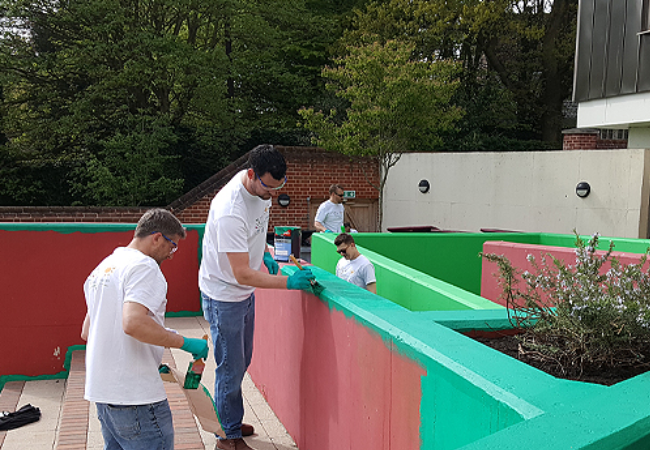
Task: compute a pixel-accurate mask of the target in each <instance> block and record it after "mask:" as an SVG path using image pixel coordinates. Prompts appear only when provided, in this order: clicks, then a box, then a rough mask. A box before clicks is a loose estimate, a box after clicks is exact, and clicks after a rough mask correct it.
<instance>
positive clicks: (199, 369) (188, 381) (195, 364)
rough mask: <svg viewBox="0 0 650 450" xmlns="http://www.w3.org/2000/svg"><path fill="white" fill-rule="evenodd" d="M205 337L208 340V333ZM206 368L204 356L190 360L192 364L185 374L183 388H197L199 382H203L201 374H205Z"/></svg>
mask: <svg viewBox="0 0 650 450" xmlns="http://www.w3.org/2000/svg"><path fill="white" fill-rule="evenodd" d="M203 339H205V340H206V341H207V340H208V335H207V334H204V335H203ZM204 369H205V362H204V361H203V359H202V358H199V359H195V360H194V361H190V366H189V367H188V368H187V373H186V374H185V382H184V383H183V389H197V388H198V387H199V384H201V376H202V375H203V370H204Z"/></svg>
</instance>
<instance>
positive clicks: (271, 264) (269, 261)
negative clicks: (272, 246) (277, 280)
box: [264, 252, 280, 275]
mask: <svg viewBox="0 0 650 450" xmlns="http://www.w3.org/2000/svg"><path fill="white" fill-rule="evenodd" d="M264 265H265V266H266V268H267V269H269V273H270V274H271V275H277V274H278V271H279V270H280V266H278V263H276V262H275V259H273V256H271V254H270V253H269V252H264Z"/></svg>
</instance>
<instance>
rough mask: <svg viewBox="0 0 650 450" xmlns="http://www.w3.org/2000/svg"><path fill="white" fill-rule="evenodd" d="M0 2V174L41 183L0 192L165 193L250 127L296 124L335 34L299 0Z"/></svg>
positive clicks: (118, 198) (154, 199) (258, 130)
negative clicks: (50, 177) (42, 170)
mask: <svg viewBox="0 0 650 450" xmlns="http://www.w3.org/2000/svg"><path fill="white" fill-rule="evenodd" d="M343 3H346V2H343ZM0 10H2V11H4V12H5V15H6V18H7V19H6V20H7V21H9V22H7V23H11V24H12V26H10V27H7V28H5V29H4V33H3V38H2V39H1V40H0V85H1V86H3V94H4V97H3V98H2V99H0V100H1V102H0V118H1V120H2V121H3V131H4V132H5V134H6V135H7V137H8V139H9V142H8V143H7V144H6V145H5V146H3V147H0V152H1V153H2V155H0V156H1V157H2V160H3V161H6V162H7V163H8V165H6V166H3V167H0V178H3V177H5V176H13V175H12V174H16V173H22V174H25V175H27V178H26V179H24V181H25V182H27V183H29V182H31V181H33V183H31V187H32V189H30V190H20V189H19V186H18V184H17V183H4V184H3V185H0V190H1V191H0V199H2V201H4V199H6V198H8V199H13V200H9V201H13V202H21V203H23V204H25V203H27V204H44V203H46V204H69V202H77V203H80V204H98V205H106V204H120V205H127V204H128V205H137V204H161V203H162V204H165V203H166V202H169V201H171V200H172V199H174V198H176V197H178V195H179V194H180V193H182V192H183V190H188V189H191V188H192V187H194V186H195V185H196V184H198V183H200V182H202V181H203V180H205V179H206V178H208V177H209V176H211V175H213V174H214V172H216V171H218V170H219V169H221V168H222V167H223V166H224V165H225V164H227V163H228V162H229V161H230V160H232V159H234V158H236V157H238V156H240V154H241V153H243V151H246V150H249V149H250V148H251V146H254V145H256V144H258V143H260V142H253V140H254V139H255V138H257V137H259V139H266V138H267V137H269V136H274V137H275V139H278V140H281V139H283V136H287V135H292V134H295V128H296V122H297V120H298V114H297V110H298V108H299V107H300V106H301V105H304V104H311V102H312V98H314V97H318V96H320V95H321V91H322V90H323V88H322V82H321V81H320V70H321V68H322V65H323V64H324V63H325V61H326V60H327V54H326V50H325V49H326V47H327V45H329V43H331V42H332V41H333V40H335V39H336V38H337V37H338V35H336V34H332V28H333V27H331V26H329V24H330V23H331V21H332V20H333V19H332V18H331V17H329V16H320V15H318V14H315V13H312V11H311V10H310V9H309V8H308V7H307V6H306V5H305V1H304V0H281V1H278V2H273V3H269V2H266V1H262V0H253V1H243V0H228V1H226V0H205V1H200V2H199V1H197V0H33V1H27V0H0ZM339 34H340V33H339ZM296 139H299V137H297V138H296ZM244 145H245V146H246V147H247V148H245V149H242V148H241V147H242V146H244ZM127 161H129V163H128V164H126V162H127ZM136 162H137V164H138V165H139V166H134V165H133V164H134V163H136ZM48 165H50V166H56V167H58V168H60V172H63V174H62V176H59V177H58V180H59V181H58V183H59V184H58V185H57V188H56V189H54V186H55V185H54V184H53V183H50V182H47V183H44V182H42V181H43V180H40V179H39V177H38V173H39V169H38V168H39V167H45V166H48ZM29 173H32V174H33V176H32V177H30V176H29ZM145 174H146V176H145ZM140 176H141V177H142V179H141V180H139V181H138V182H136V180H134V177H140ZM127 180H128V182H127ZM142 183H144V184H142ZM127 186H128V187H129V189H133V190H134V191H133V192H128V191H129V190H128V189H125V188H126V187H127ZM48 190H54V191H56V192H59V193H61V195H60V196H58V197H57V198H53V197H52V196H51V195H50V193H49V192H48ZM116 202H117V203H116Z"/></svg>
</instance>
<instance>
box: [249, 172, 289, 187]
mask: <svg viewBox="0 0 650 450" xmlns="http://www.w3.org/2000/svg"><path fill="white" fill-rule="evenodd" d="M255 176H256V177H257V179H258V180H260V183H262V186H263V187H265V188H266V190H267V191H279V190H280V189H282V188H283V187H284V185H285V184H287V176H286V175H285V176H284V181H283V182H282V184H281V185H280V186H278V187H271V186H267V185H266V184H264V182H263V181H262V179H261V178H260V176H259V175H258V174H257V173H255Z"/></svg>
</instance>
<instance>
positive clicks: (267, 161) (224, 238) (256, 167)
mask: <svg viewBox="0 0 650 450" xmlns="http://www.w3.org/2000/svg"><path fill="white" fill-rule="evenodd" d="M286 170H287V165H286V162H285V160H284V156H282V154H281V153H280V152H279V151H277V150H276V149H275V148H274V147H273V146H271V145H259V146H257V147H255V148H254V149H253V150H251V152H250V154H249V168H248V169H245V170H242V171H241V172H239V173H238V174H236V175H235V176H234V177H233V178H232V179H231V180H230V181H229V182H228V184H226V185H225V186H224V187H223V188H222V189H221V190H220V191H219V192H218V193H217V195H216V196H215V197H214V199H213V200H212V203H211V204H210V212H209V215H208V221H207V223H206V226H205V235H204V237H203V258H202V260H201V267H200V268H199V288H200V289H201V298H202V300H203V312H204V315H205V318H206V319H207V320H208V321H209V322H210V332H211V334H212V342H214V356H215V361H216V364H217V368H216V378H215V385H214V402H215V406H216V408H217V412H218V413H219V419H220V420H221V426H222V428H223V431H224V432H225V434H226V436H227V439H221V438H219V440H218V441H217V446H216V448H217V449H228V450H246V449H250V448H251V447H249V446H248V444H247V443H246V442H245V441H244V439H243V438H242V436H244V435H250V434H252V433H253V432H254V430H253V427H252V426H251V425H248V424H242V419H243V418H244V401H243V397H242V391H241V383H242V381H243V379H244V374H245V373H246V370H247V369H248V366H249V365H250V362H251V358H252V356H253V330H254V325H255V288H267V289H302V290H306V291H309V292H311V283H310V280H311V279H313V278H314V277H313V275H312V273H311V270H309V268H305V269H304V270H299V271H296V272H295V273H294V274H293V275H291V276H290V277H286V276H283V275H278V269H279V268H278V264H277V263H276V262H275V261H274V260H273V257H272V255H271V254H270V253H269V251H268V247H267V245H266V234H267V230H268V223H269V210H270V208H271V200H272V199H273V197H274V196H275V195H277V193H278V191H279V190H280V189H282V187H284V185H285V183H286V182H287V176H286ZM262 262H263V263H264V265H265V266H266V268H267V269H268V273H266V272H265V271H262V270H260V268H261V266H262Z"/></svg>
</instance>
